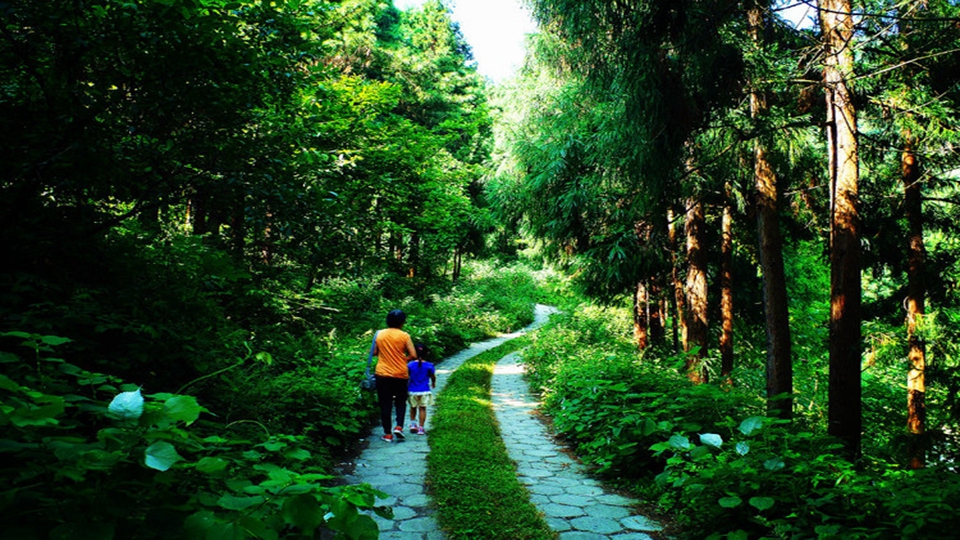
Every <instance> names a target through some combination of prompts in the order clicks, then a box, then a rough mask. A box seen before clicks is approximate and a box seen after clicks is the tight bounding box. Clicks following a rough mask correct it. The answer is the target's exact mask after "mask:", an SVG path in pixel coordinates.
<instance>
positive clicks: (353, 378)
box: [0, 232, 538, 539]
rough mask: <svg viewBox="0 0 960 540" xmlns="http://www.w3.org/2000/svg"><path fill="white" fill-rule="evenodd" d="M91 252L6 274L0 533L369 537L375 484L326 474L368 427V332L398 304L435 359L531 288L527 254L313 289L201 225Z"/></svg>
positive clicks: (490, 330) (516, 306)
mask: <svg viewBox="0 0 960 540" xmlns="http://www.w3.org/2000/svg"><path fill="white" fill-rule="evenodd" d="M145 245H146V246H147V247H148V249H144V246H145ZM101 248H102V249H103V250H105V251H108V252H111V253H108V255H109V257H108V260H111V261H113V263H111V265H107V264H103V265H98V263H96V259H97V258H98V256H102V255H104V253H91V254H87V255H83V254H77V256H78V257H84V258H85V259H86V260H85V262H84V264H83V265H81V266H79V268H83V269H84V274H83V275H77V274H75V275H67V274H66V273H63V272H62V271H60V270H55V269H52V270H55V271H53V272H51V273H50V274H47V275H34V276H30V277H27V276H25V275H11V274H5V275H3V279H4V283H3V284H4V285H5V286H6V288H5V291H6V292H5V293H4V294H5V297H4V300H5V302H4V304H3V306H4V310H5V311H4V313H3V314H2V315H3V321H4V327H3V328H2V329H0V331H2V332H4V333H3V334H0V369H2V371H0V399H2V404H3V407H2V408H0V455H2V456H3V464H2V465H0V481H2V484H3V487H2V488H0V530H3V531H4V533H3V536H4V538H11V539H19V538H24V539H33V538H36V539H40V538H43V539H47V538H52V539H61V538H64V539H66V538H70V539H85V538H90V539H110V538H129V539H137V538H266V539H269V538H281V537H286V536H289V535H291V534H294V535H305V536H307V537H312V536H321V535H323V534H329V533H330V532H331V531H332V532H336V533H338V534H341V535H342V536H343V537H349V538H370V537H374V536H375V535H376V525H375V523H374V522H373V520H372V519H371V518H369V517H367V516H364V515H361V514H360V513H359V510H362V509H364V508H372V507H374V506H376V497H377V495H378V494H377V493H376V492H375V491H373V490H372V489H370V488H369V486H338V485H337V483H338V482H337V481H336V479H335V478H334V477H333V475H332V474H331V471H332V469H333V467H332V465H333V463H334V461H335V459H336V458H337V457H339V456H341V455H344V454H347V453H349V452H351V451H353V446H354V445H355V444H356V442H357V441H358V440H359V439H361V438H362V437H363V436H364V435H365V434H366V433H367V432H368V431H369V429H370V426H371V425H372V423H373V417H374V415H375V413H374V411H375V407H374V404H373V397H372V396H370V395H368V394H366V393H362V392H361V391H360V390H359V385H358V383H359V380H360V379H361V376H362V372H363V370H364V367H365V359H366V358H365V356H366V355H365V353H366V350H367V347H368V345H369V339H370V337H371V335H372V331H373V330H374V329H376V328H379V327H382V326H383V324H384V322H383V317H384V315H385V314H386V312H387V311H388V310H389V309H393V308H400V309H403V310H405V311H406V312H407V313H408V314H409V320H408V324H407V327H406V328H405V329H406V330H407V331H409V332H410V333H411V335H412V336H413V337H414V339H415V340H417V341H421V342H424V343H426V344H427V345H428V346H429V347H431V348H432V349H433V351H434V353H435V354H436V355H437V357H442V356H444V355H446V354H449V353H451V352H454V351H456V350H459V349H461V348H463V346H464V345H465V344H466V343H469V342H471V341H475V340H479V339H482V338H485V337H488V336H491V335H494V334H497V333H500V332H508V331H512V330H516V329H518V328H520V327H522V326H524V325H526V324H527V323H529V322H530V321H531V320H532V316H533V315H532V305H533V302H534V299H535V298H534V297H535V295H536V294H538V293H537V285H536V282H535V280H534V278H533V277H532V276H531V273H530V271H529V270H528V269H526V268H523V267H512V268H495V267H493V266H488V265H483V264H476V265H472V266H469V267H467V268H465V272H464V275H463V277H462V279H460V280H459V281H458V282H457V283H456V284H451V283H450V282H449V281H446V282H445V281H444V280H432V281H430V282H426V281H417V280H409V279H404V278H399V277H395V276H393V275H391V274H382V275H375V276H367V277H362V278H359V277H358V278H342V277H341V278H337V279H330V280H327V281H322V282H319V283H316V284H313V285H312V286H310V287H306V286H305V284H304V282H302V281H299V278H296V279H293V280H291V279H290V276H291V275H294V276H295V275H296V274H284V273H279V272H278V273H276V274H275V275H271V274H270V272H260V273H257V274H255V275H254V274H250V273H248V272H247V271H245V270H243V269H242V267H240V266H238V265H236V264H235V262H234V261H232V260H231V259H229V258H228V257H226V256H224V255H222V254H220V252H218V251H217V250H214V249H207V247H206V246H205V244H204V243H203V241H202V240H201V239H199V238H190V237H178V236H172V237H171V238H170V240H169V241H168V242H166V243H162V242H161V243H157V242H155V241H150V242H149V244H148V245H147V244H141V242H140V240H139V239H138V237H137V236H136V234H135V233H133V232H131V233H130V234H129V235H119V236H117V237H115V238H113V239H112V242H110V243H108V244H106V245H103V246H101ZM134 248H136V249H134ZM119 252H136V253H137V255H136V256H127V257H119V256H117V254H118V253H119ZM118 261H119V262H122V264H120V265H119V266H117V262H118ZM98 266H100V270H97V269H96V268H97V267H98ZM134 276H136V278H134ZM38 300H39V301H38ZM378 511H379V512H384V513H388V512H389V510H388V509H380V510H378ZM322 531H327V532H322Z"/></svg>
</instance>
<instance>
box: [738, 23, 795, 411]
mask: <svg viewBox="0 0 960 540" xmlns="http://www.w3.org/2000/svg"><path fill="white" fill-rule="evenodd" d="M747 19H748V22H749V24H750V30H749V31H750V37H751V39H752V40H753V42H754V45H755V46H757V47H758V48H759V47H761V46H762V43H761V41H762V36H763V12H762V11H761V8H760V6H759V5H757V4H754V5H753V6H752V7H751V8H750V10H749V11H748V12H747ZM767 111H768V106H767V98H766V95H765V94H764V93H762V92H761V91H759V90H758V89H756V88H754V89H753V90H751V92H750V115H751V116H752V117H753V118H754V119H757V118H762V117H763V116H765V115H766V114H767ZM753 167H754V169H753V176H754V184H755V189H756V205H757V237H758V239H759V243H760V249H759V251H760V269H761V272H762V274H763V311H764V318H765V327H766V334H767V396H768V401H767V413H768V414H770V415H771V416H778V417H780V418H792V417H793V398H792V397H791V395H792V394H793V359H792V351H791V342H790V339H791V337H790V312H789V307H788V304H787V276H786V271H785V270H784V263H783V239H782V237H781V234H780V210H779V204H778V199H779V194H778V193H777V175H776V173H774V171H773V167H771V166H770V162H769V160H768V159H767V147H766V144H765V142H764V141H762V140H761V139H756V140H755V141H754V146H753ZM777 396H783V397H782V398H777V399H769V398H775V397H777Z"/></svg>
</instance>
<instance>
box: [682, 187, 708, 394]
mask: <svg viewBox="0 0 960 540" xmlns="http://www.w3.org/2000/svg"><path fill="white" fill-rule="evenodd" d="M705 221H706V217H705V214H704V209H703V203H702V202H700V201H699V200H696V199H694V198H691V199H689V200H688V201H687V219H686V223H685V227H684V230H685V232H686V236H687V287H686V290H687V324H686V327H687V332H686V336H684V337H685V339H684V343H683V350H684V351H685V352H690V351H692V350H693V348H694V347H699V349H698V350H697V352H696V354H689V355H687V360H686V365H685V368H686V372H687V378H688V379H690V381H691V382H693V383H694V384H700V383H703V382H706V381H707V372H706V370H705V369H704V366H703V357H704V354H705V353H706V350H707V253H706V249H705V248H706V242H705V241H704V235H705V233H706V230H705V229H706V223H705Z"/></svg>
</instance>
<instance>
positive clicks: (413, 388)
mask: <svg viewBox="0 0 960 540" xmlns="http://www.w3.org/2000/svg"><path fill="white" fill-rule="evenodd" d="M407 369H408V370H409V371H410V388H409V389H408V391H409V392H429V391H430V375H433V374H434V373H435V372H434V368H433V364H431V363H430V362H420V361H418V360H414V361H412V362H410V363H409V364H407Z"/></svg>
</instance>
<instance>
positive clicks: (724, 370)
mask: <svg viewBox="0 0 960 540" xmlns="http://www.w3.org/2000/svg"><path fill="white" fill-rule="evenodd" d="M729 196H730V187H729V185H728V186H727V200H726V203H725V204H724V205H723V218H722V219H721V234H722V237H721V239H720V376H721V377H723V378H724V379H726V380H727V381H728V382H731V383H732V382H733V381H732V380H731V379H730V374H731V373H733V217H732V215H731V213H732V211H731V209H730V204H731V203H730V198H729Z"/></svg>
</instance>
